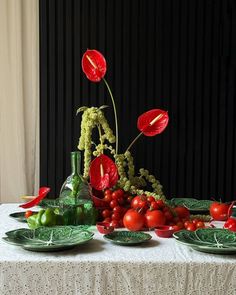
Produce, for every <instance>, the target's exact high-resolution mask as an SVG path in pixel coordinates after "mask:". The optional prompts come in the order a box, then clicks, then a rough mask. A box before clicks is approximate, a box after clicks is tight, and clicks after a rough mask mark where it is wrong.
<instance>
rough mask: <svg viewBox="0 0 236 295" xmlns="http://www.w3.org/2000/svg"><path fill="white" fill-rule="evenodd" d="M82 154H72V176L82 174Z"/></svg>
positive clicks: (77, 152)
mask: <svg viewBox="0 0 236 295" xmlns="http://www.w3.org/2000/svg"><path fill="white" fill-rule="evenodd" d="M80 166H81V153H80V152H79V151H76V152H71V170H72V175H79V174H80Z"/></svg>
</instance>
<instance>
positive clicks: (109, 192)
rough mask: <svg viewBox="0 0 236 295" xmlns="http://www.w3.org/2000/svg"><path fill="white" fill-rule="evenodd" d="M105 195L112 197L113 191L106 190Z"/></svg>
mask: <svg viewBox="0 0 236 295" xmlns="http://www.w3.org/2000/svg"><path fill="white" fill-rule="evenodd" d="M104 194H105V195H111V194H112V191H111V190H110V189H106V190H105V192H104Z"/></svg>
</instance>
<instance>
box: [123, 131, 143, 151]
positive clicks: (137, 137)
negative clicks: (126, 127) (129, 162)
mask: <svg viewBox="0 0 236 295" xmlns="http://www.w3.org/2000/svg"><path fill="white" fill-rule="evenodd" d="M141 135H143V132H140V133H139V135H137V136H136V137H135V139H134V140H133V141H132V142H131V144H130V145H129V146H128V148H127V149H126V152H128V151H129V150H130V148H131V147H132V145H133V144H134V143H135V142H136V141H137V140H138V139H139V137H140V136H141Z"/></svg>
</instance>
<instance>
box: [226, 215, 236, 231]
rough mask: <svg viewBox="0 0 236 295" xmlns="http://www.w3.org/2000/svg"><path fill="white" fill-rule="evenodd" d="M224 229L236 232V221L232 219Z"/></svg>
mask: <svg viewBox="0 0 236 295" xmlns="http://www.w3.org/2000/svg"><path fill="white" fill-rule="evenodd" d="M224 228H227V229H229V230H231V231H236V219H235V218H233V217H230V218H229V219H228V220H227V221H226V222H225V224H224Z"/></svg>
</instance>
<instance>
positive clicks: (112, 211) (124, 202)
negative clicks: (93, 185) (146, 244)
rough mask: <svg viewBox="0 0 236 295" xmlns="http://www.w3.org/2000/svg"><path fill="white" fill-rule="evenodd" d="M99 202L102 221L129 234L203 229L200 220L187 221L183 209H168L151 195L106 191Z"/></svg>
mask: <svg viewBox="0 0 236 295" xmlns="http://www.w3.org/2000/svg"><path fill="white" fill-rule="evenodd" d="M103 201H105V202H106V203H107V208H105V209H103V210H102V212H101V215H102V218H103V221H104V222H109V223H110V226H113V227H114V228H119V227H126V228H127V229H128V230H130V231H139V230H144V229H151V228H155V227H158V226H160V225H172V226H174V227H175V229H176V230H181V229H184V228H186V229H187V230H195V229H197V228H203V227H205V224H204V222H203V221H201V220H198V219H194V220H192V221H190V219H189V218H190V213H189V210H188V209H187V208H185V207H181V206H178V207H175V208H172V207H169V206H168V205H166V204H165V203H164V202H163V201H162V200H156V199H155V198H154V197H152V196H146V195H140V196H134V197H133V196H130V195H127V194H126V193H124V191H123V190H122V189H117V190H115V191H112V190H109V189H107V190H106V191H105V193H104V198H103Z"/></svg>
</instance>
